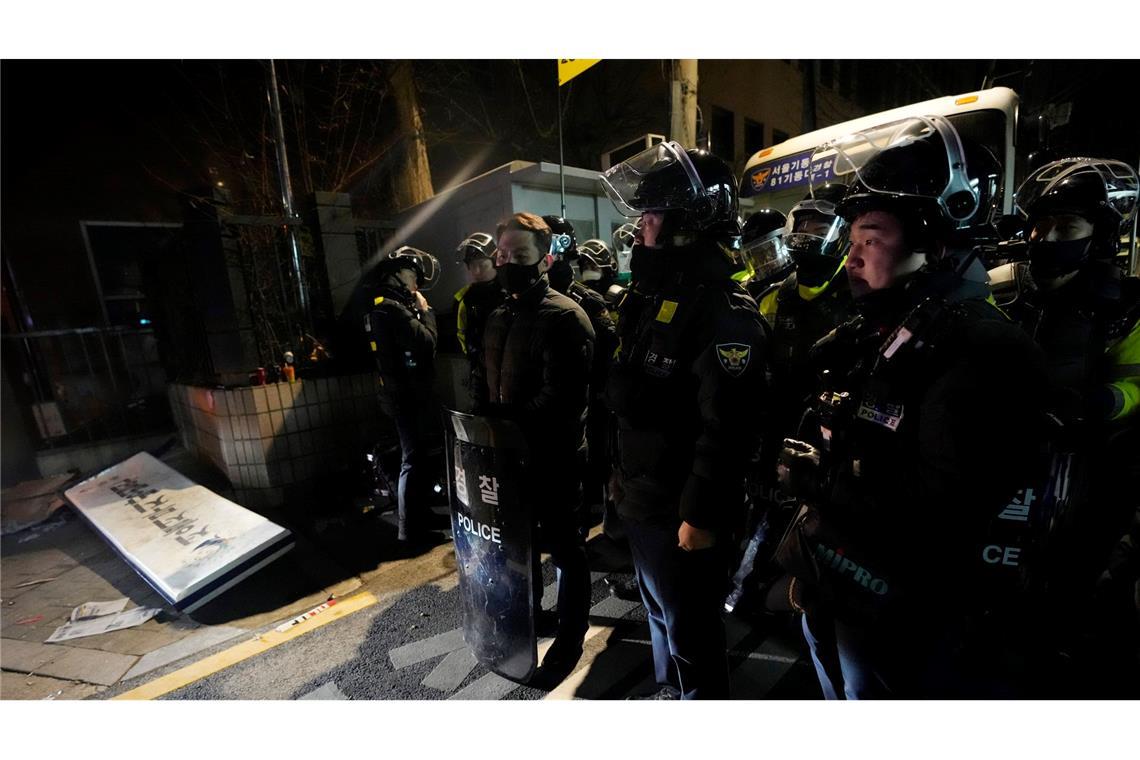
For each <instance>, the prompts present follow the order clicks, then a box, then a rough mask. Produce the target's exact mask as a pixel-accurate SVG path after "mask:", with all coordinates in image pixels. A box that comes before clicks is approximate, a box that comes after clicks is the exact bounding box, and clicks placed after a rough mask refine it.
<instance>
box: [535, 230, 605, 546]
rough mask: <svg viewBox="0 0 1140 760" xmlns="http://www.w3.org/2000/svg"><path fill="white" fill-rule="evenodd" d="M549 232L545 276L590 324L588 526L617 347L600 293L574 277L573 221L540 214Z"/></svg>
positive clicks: (598, 487)
mask: <svg viewBox="0 0 1140 760" xmlns="http://www.w3.org/2000/svg"><path fill="white" fill-rule="evenodd" d="M542 221H544V222H546V224H547V226H548V227H550V231H551V233H553V236H552V238H551V240H552V242H551V245H550V252H551V254H552V255H553V256H554V263H553V264H551V266H550V271H549V272H548V274H547V276H548V277H549V278H550V287H552V288H554V289H555V290H557V291H558V292H559V293H561V294H562V295H564V296H567V297H568V298H570V299H571V300H572V301H574V303H576V304H578V306H580V307H582V311H584V312H586V316H587V317H588V318H589V319H590V326H591V327H593V328H594V358H593V363H592V364H591V366H590V403H589V406H588V409H587V415H586V442H587V452H586V462H585V470H584V471H583V475H582V489H583V500H584V503H583V507H584V509H583V514H582V519H583V521H584V525H583V527H584V528H587V527H588V523H589V522H590V518H591V515H590V513H589V511H590V508H591V507H593V506H594V505H595V504H603V503H604V501H605V492H604V489H605V485H606V483H607V482H608V481H609V477H610V473H609V470H610V467H609V459H610V457H609V419H610V413H609V410H608V409H606V408H605V404H603V403H602V400H601V396H602V391H603V389H604V387H605V384H606V374H607V373H608V372H609V366H610V359H611V357H612V356H613V354H614V349H615V348H617V327H616V326H615V325H614V321H613V318H612V317H611V316H610V312H609V308H608V307H607V305H606V302H605V299H603V298H602V296H601V295H599V294H598V293H596V292H595V291H593V290H592V289H590V288H588V287H586V286H585V285H583V284H582V283H580V282H577V281H576V280H575V279H574V263H577V262H581V260H582V255H581V252H580V251H579V249H578V239H577V236H576V235H575V234H574V225H572V224H571V223H570V222H568V221H566V220H565V219H563V218H562V217H560V216H544V217H542Z"/></svg>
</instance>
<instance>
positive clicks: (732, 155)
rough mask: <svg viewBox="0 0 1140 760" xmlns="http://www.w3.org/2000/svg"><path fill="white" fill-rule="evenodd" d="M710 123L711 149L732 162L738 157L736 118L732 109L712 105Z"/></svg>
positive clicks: (715, 153)
mask: <svg viewBox="0 0 1140 760" xmlns="http://www.w3.org/2000/svg"><path fill="white" fill-rule="evenodd" d="M710 122H711V123H710V125H709V142H710V143H712V144H711V145H710V146H709V149H710V150H711V151H712V152H713V154H714V155H717V156H720V157H721V158H723V159H724V160H725V161H728V162H729V163H732V162H733V161H734V160H735V159H736V135H735V132H736V130H735V119H734V118H733V113H732V111H729V110H727V109H725V108H720V107H719V106H713V107H712V118H711V119H710Z"/></svg>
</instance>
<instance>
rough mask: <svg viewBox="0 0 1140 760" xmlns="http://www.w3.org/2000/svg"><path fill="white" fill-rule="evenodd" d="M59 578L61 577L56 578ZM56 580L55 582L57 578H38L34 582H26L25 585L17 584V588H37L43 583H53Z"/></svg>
mask: <svg viewBox="0 0 1140 760" xmlns="http://www.w3.org/2000/svg"><path fill="white" fill-rule="evenodd" d="M58 577H59V576H58V575H57V576H56V578H58ZM54 580H55V578H38V579H36V580H34V581H24V582H23V583H17V584H16V586H15V587H16V588H27V587H28V586H37V585H39V584H41V583H51V582H52V581H54Z"/></svg>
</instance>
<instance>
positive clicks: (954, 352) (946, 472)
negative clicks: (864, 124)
mask: <svg viewBox="0 0 1140 760" xmlns="http://www.w3.org/2000/svg"><path fill="white" fill-rule="evenodd" d="M818 153H819V156H818V157H819V158H821V159H822V158H823V157H825V156H826V157H834V158H835V161H836V163H837V164H838V165H841V166H846V167H849V171H852V172H853V173H854V174H855V182H854V184H853V185H852V187H851V190H850V191H849V192H848V194H847V195H846V196H845V197H844V198H843V200H842V201H841V202H840V203H839V205H838V206H837V209H836V210H837V213H838V214H839V216H840V217H841V219H842V220H843V224H842V229H841V230H840V232H841V234H840V235H838V236H836V237H835V240H837V241H847V242H846V245H847V254H846V263H845V269H846V272H847V276H848V278H849V280H850V285H851V290H852V293H853V295H854V297H855V299H856V305H857V308H858V312H859V315H858V316H857V317H856V318H855V319H854V320H852V321H851V322H849V323H845V324H844V325H843V326H841V327H840V328H838V329H837V330H835V331H833V332H832V333H831V334H829V336H828V338H826V339H825V340H823V341H820V343H819V344H818V345H817V347H816V349H815V352H816V353H817V355H818V356H819V359H820V361H821V363H822V364H823V366H825V367H826V368H827V369H828V374H827V375H826V376H825V377H828V378H830V381H829V384H828V385H827V386H826V387H825V390H824V392H823V393H822V394H821V395H820V397H819V401H818V403H817V405H816V407H815V409H814V410H813V411H814V415H813V417H812V418H811V419H812V420H813V428H812V430H810V431H809V430H808V429H807V426H805V429H804V431H803V432H804V433H805V434H807V433H810V434H811V435H810V437H811V441H810V442H809V441H806V440H803V441H801V440H792V439H789V440H787V441H785V448H784V450H783V452H782V453H781V458H780V468H781V479H782V483H783V487H784V488H785V489H786V490H787V491H788V492H789V493H793V494H795V495H797V496H798V497H799V498H800V499H802V500H803V502H804V504H805V505H806V506H804V507H802V508H801V512H800V514H799V515H798V516H797V517H796V519H795V521H794V522H793V523H792V526H791V528H790V529H789V532H788V534H787V538H786V539H785V541H784V542H783V544H782V545H781V547H780V550H779V557H780V559H781V562H782V563H783V564H784V565H785V567H787V568H788V569H789V570H790V571H791V572H792V573H793V575H794V576H795V581H794V585H793V597H794V599H795V600H796V603H797V604H798V605H800V606H801V607H802V608H804V610H805V615H804V618H803V630H804V635H805V637H806V638H807V640H808V643H809V645H810V647H811V652H812V659H813V661H814V663H815V666H816V671H817V675H818V676H819V680H820V684H821V687H822V688H823V691H824V694H825V696H827V697H828V698H833V699H834V698H843V697H844V696H845V697H846V698H848V699H860V698H871V697H896V698H897V697H915V696H974V697H977V696H985V695H986V692H985V690H984V687H982V686H981V685H980V683H981V681H980V680H978V679H976V678H975V677H974V676H975V675H976V674H973V673H971V671H970V669H969V667H968V666H969V664H970V663H969V662H964V661H962V660H961V659H959V658H957V657H956V653H957V652H958V651H959V648H960V647H961V646H962V643H963V641H965V640H966V638H965V636H966V633H965V631H966V630H967V629H968V627H969V623H970V621H971V612H972V611H973V610H974V605H975V603H976V600H977V598H978V597H979V596H981V595H982V591H983V589H982V587H981V581H980V580H979V574H978V572H977V571H976V569H977V568H978V567H979V566H980V565H981V562H980V561H979V559H978V555H979V548H980V547H979V539H980V537H982V536H983V535H984V532H985V529H986V526H987V525H988V523H989V521H990V519H991V516H992V515H993V514H996V513H997V512H998V511H1000V509H1001V508H1002V505H1004V504H1006V503H1007V502H1008V501H1009V499H1010V497H1011V495H1012V494H1013V493H1014V491H1015V489H1016V488H1017V487H1018V486H1019V485H1022V484H1023V483H1024V482H1025V479H1026V478H1027V477H1028V476H1029V473H1031V472H1032V467H1033V465H1034V464H1035V462H1036V458H1035V451H1036V443H1037V438H1038V437H1039V432H1038V431H1039V429H1040V428H1039V425H1038V421H1039V419H1040V418H1041V408H1042V400H1043V399H1042V393H1041V391H1042V389H1043V376H1042V372H1043V367H1042V364H1041V357H1040V354H1039V352H1038V351H1037V349H1036V347H1035V346H1033V344H1032V342H1031V341H1029V339H1028V337H1027V336H1025V335H1024V333H1022V332H1021V331H1020V330H1019V329H1017V327H1016V326H1014V325H1012V324H1010V323H1009V322H1008V321H1007V320H1006V319H1005V318H1004V317H1003V316H1002V314H1001V313H1000V312H998V311H997V309H996V307H993V306H992V305H991V304H989V303H987V301H986V298H987V296H988V289H987V286H986V277H985V270H984V267H982V266H981V264H980V263H979V262H978V261H977V260H976V258H975V257H974V247H973V242H972V240H971V239H970V238H969V237H968V236H965V237H964V236H963V235H962V234H961V232H962V230H964V229H966V228H968V227H969V226H970V224H971V223H974V222H975V221H976V218H977V217H978V216H979V215H981V216H983V217H985V216H986V215H987V214H989V213H990V211H991V209H990V208H989V207H981V206H982V204H980V202H979V193H978V190H977V189H976V182H973V180H975V177H974V175H973V174H971V173H970V170H969V167H968V165H967V163H966V158H965V152H964V150H963V148H962V146H961V141H960V139H959V137H958V135H957V133H956V132H955V131H954V129H953V127H952V126H951V125H950V123H949V122H948V121H946V120H945V119H943V118H941V117H919V118H915V119H909V120H904V121H902V122H896V123H892V124H889V125H885V126H883V127H881V128H878V129H876V130H871V131H869V132H867V133H860V134H857V135H854V136H851V137H850V138H845V139H844V140H842V141H836V142H835V143H829V144H826V145H824V146H822V147H821V148H820V149H819V151H818ZM813 158H814V157H813ZM995 400H997V401H996V402H995ZM999 554H1000V552H999ZM1007 560H1009V561H1015V560H1014V559H1013V558H1012V557H1011V556H1008V555H1007Z"/></svg>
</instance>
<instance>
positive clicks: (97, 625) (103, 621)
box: [44, 607, 162, 644]
mask: <svg viewBox="0 0 1140 760" xmlns="http://www.w3.org/2000/svg"><path fill="white" fill-rule="evenodd" d="M160 612H162V608H161V607H135V608H134V609H133V610H127V611H126V612H119V613H117V614H114V615H103V616H101V617H97V618H90V619H87V620H78V621H76V622H74V623H72V622H68V623H64V624H63V625H61V626H60V627H59V628H56V629H55V633H53V634H52V635H51V636H48V637H47V639H46V640H45V641H44V643H45V644H54V643H56V642H57V641H67V640H68V639H78V638H81V637H83V636H98V635H99V634H101V633H110V632H111V631H120V630H122V629H124V628H133V627H135V626H136V625H142V624H143V623H145V622H146V621H148V620H150V619H151V618H152V617H154V616H155V615H157V614H158V613H160Z"/></svg>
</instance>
